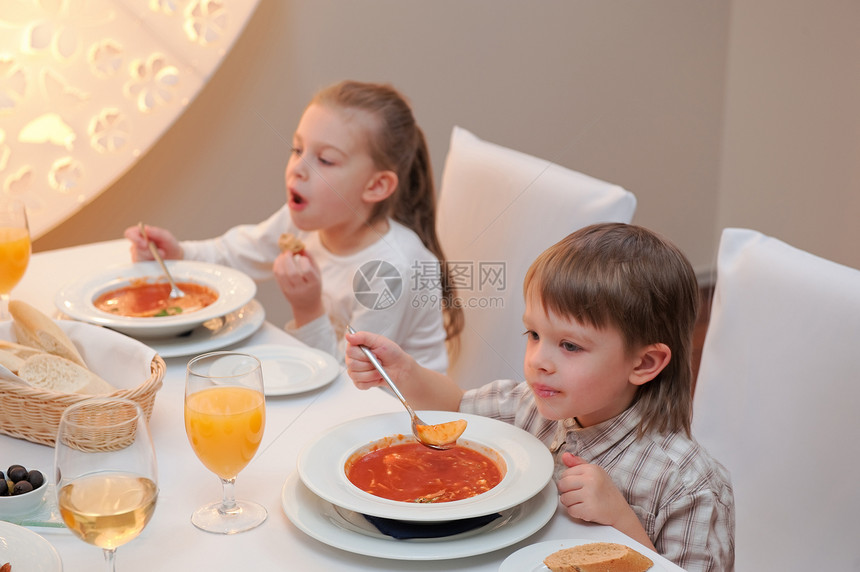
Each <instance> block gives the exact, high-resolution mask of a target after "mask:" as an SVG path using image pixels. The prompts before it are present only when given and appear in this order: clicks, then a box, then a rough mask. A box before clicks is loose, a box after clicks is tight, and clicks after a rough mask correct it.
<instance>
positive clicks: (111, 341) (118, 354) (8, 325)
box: [0, 320, 156, 389]
mask: <svg viewBox="0 0 860 572" xmlns="http://www.w3.org/2000/svg"><path fill="white" fill-rule="evenodd" d="M56 322H57V324H58V325H59V326H60V328H62V330H63V331H64V332H65V333H66V335H68V336H69V338H71V340H72V342H74V344H75V346H76V347H77V348H78V351H79V352H80V353H81V356H82V357H83V358H84V362H85V363H86V364H87V367H88V368H89V369H91V370H92V371H93V372H95V373H97V374H98V375H99V376H101V377H102V379H104V380H105V381H107V382H108V383H110V384H111V385H113V386H114V387H116V388H117V389H134V388H135V387H137V386H139V385H140V384H141V383H143V382H144V381H145V380H147V379H149V376H150V375H152V370H151V367H152V358H153V357H154V356H155V353H156V352H155V350H154V349H152V348H151V347H149V346H147V345H145V344H143V343H141V342H139V341H137V340H135V339H133V338H130V337H128V336H126V335H124V334H120V333H119V332H115V331H113V330H110V329H108V328H103V327H101V326H94V325H92V324H86V323H83V322H74V321H71V320H56ZM0 339H3V340H9V341H12V342H17V341H18V340H17V339H16V337H15V334H14V331H13V329H12V322H11V321H9V322H2V323H0ZM7 371H8V370H7ZM0 375H2V376H3V377H4V378H6V377H8V376H7V375H5V374H3V373H2V372H0ZM9 375H12V374H11V372H10V373H9ZM13 377H17V376H13ZM18 379H19V381H20V378H18Z"/></svg>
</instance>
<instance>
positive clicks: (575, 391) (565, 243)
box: [347, 223, 734, 572]
mask: <svg viewBox="0 0 860 572" xmlns="http://www.w3.org/2000/svg"><path fill="white" fill-rule="evenodd" d="M523 292H524V295H525V300H526V310H525V314H524V316H523V323H524V325H525V338H526V342H525V343H526V357H525V362H524V370H525V376H526V381H525V382H521V383H517V382H515V381H512V380H499V381H495V382H492V383H490V384H487V385H485V386H483V387H480V388H478V389H473V390H470V391H467V392H465V393H464V392H463V390H461V389H460V388H459V387H458V386H457V385H456V383H455V382H454V381H453V380H451V379H450V378H448V377H447V376H444V375H442V374H439V373H437V372H433V371H429V370H426V369H424V368H421V367H420V366H418V365H417V364H416V363H415V361H414V360H413V359H412V358H410V357H409V356H408V355H407V354H406V353H405V352H403V350H401V349H400V348H399V347H398V346H397V345H396V344H394V343H392V342H391V341H389V340H387V339H386V338H384V337H382V336H376V335H373V334H368V333H364V332H359V333H358V334H355V335H348V336H347V341H348V342H349V344H350V345H349V347H348V350H347V365H348V373H349V375H350V377H352V379H353V381H354V382H355V384H356V386H357V387H359V388H360V389H366V388H369V387H373V386H376V385H379V384H380V383H381V382H382V379H381V378H380V377H379V374H378V373H377V372H376V370H375V369H374V368H373V366H372V364H370V362H369V361H367V358H366V357H365V356H364V354H363V353H362V352H361V351H360V349H359V348H358V347H356V346H357V345H359V344H363V345H365V346H368V347H369V348H370V349H371V351H373V352H374V353H375V354H376V356H377V357H378V358H379V360H380V361H381V362H382V364H383V365H384V366H385V368H386V369H387V370H388V372H389V374H390V375H391V376H392V377H393V378H394V380H395V381H396V382H397V383H398V385H399V387H400V389H401V391H403V393H404V394H405V395H406V396H407V398H408V399H409V401H410V402H411V403H412V405H413V406H414V407H415V408H416V409H438V410H446V411H462V412H466V413H476V414H479V415H485V416H488V417H493V418H496V419H500V420H503V421H506V422H508V423H512V424H514V425H516V426H518V427H521V428H523V429H525V430H526V431H528V432H530V433H532V434H534V435H536V436H537V437H538V438H539V439H541V440H542V441H544V443H546V444H547V446H548V447H550V449H551V451H552V452H553V454H554V455H555V458H556V476H557V485H558V490H559V495H560V500H561V502H562V504H563V505H564V506H565V507H566V508H567V513H568V515H570V516H571V517H572V518H575V519H581V520H585V521H591V522H597V523H600V524H606V525H610V526H613V527H615V528H616V529H618V530H620V531H621V532H623V533H625V534H627V535H628V536H630V537H631V538H634V539H636V540H637V541H639V542H641V543H642V544H644V545H645V546H648V547H651V548H654V550H655V551H657V552H659V553H660V554H662V555H663V556H665V557H666V558H668V559H670V560H672V561H673V562H675V563H676V564H678V565H679V566H681V567H682V568H684V569H685V570H688V571H689V572H693V571H700V570H701V571H705V570H707V571H720V572H725V571H731V570H732V569H733V567H734V499H733V495H732V490H731V485H730V484H729V479H728V476H727V474H726V471H725V469H724V468H723V467H722V466H721V465H720V464H719V463H718V462H717V461H715V460H714V459H712V458H711V457H710V456H709V455H708V454H707V452H705V451H704V450H703V449H702V448H701V447H700V446H699V445H698V444H697V443H696V442H695V441H694V440H693V439H692V436H691V435H690V416H691V406H692V392H691V388H692V369H691V365H690V361H691V360H690V354H691V344H692V333H693V326H694V324H695V321H696V312H697V308H698V287H697V283H696V277H695V274H694V273H693V269H692V268H691V266H690V263H689V261H687V259H686V258H685V257H684V255H683V254H682V253H681V252H680V251H679V250H678V249H677V248H676V247H675V246H674V245H672V244H670V243H668V242H667V241H665V240H664V239H662V238H660V237H659V236H657V235H656V234H654V233H653V232H650V231H648V230H646V229H644V228H641V227H638V226H634V225H626V224H616V223H608V224H598V225H592V226H589V227H586V228H584V229H581V230H579V231H577V232H574V233H573V234H571V235H569V236H568V237H567V238H565V239H563V240H562V241H560V242H558V243H557V244H555V245H553V246H552V247H550V248H549V249H547V250H546V251H545V252H543V253H542V254H541V255H540V256H539V257H538V259H537V260H536V261H535V262H534V263H533V264H532V266H531V268H530V269H529V271H528V273H527V274H526V278H525V281H524V286H523Z"/></svg>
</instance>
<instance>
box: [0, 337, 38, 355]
mask: <svg viewBox="0 0 860 572" xmlns="http://www.w3.org/2000/svg"><path fill="white" fill-rule="evenodd" d="M0 350H2V351H4V352H7V353H10V354H12V355H14V356H18V357H19V358H21V359H22V360H25V359H27V358H28V357H30V356H32V355H36V354H40V353H43V352H42V350H40V349H38V348H34V347H30V346H25V345H24V344H16V343H15V342H7V341H6V340H0Z"/></svg>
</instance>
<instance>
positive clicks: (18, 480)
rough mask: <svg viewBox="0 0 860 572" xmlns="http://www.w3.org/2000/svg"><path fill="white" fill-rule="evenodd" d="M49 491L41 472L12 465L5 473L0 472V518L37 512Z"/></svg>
mask: <svg viewBox="0 0 860 572" xmlns="http://www.w3.org/2000/svg"><path fill="white" fill-rule="evenodd" d="M47 490H48V484H47V482H46V479H45V475H44V474H43V473H42V472H41V471H39V470H36V469H30V470H27V469H26V468H25V467H23V466H21V465H10V466H9V468H8V469H7V470H6V471H5V472H3V471H0V518H5V517H10V516H21V515H25V514H28V513H31V512H34V511H36V510H37V509H38V508H39V506H41V504H42V500H43V499H44V498H45V492H47Z"/></svg>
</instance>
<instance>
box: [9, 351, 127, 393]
mask: <svg viewBox="0 0 860 572" xmlns="http://www.w3.org/2000/svg"><path fill="white" fill-rule="evenodd" d="M18 377H20V378H21V379H23V380H24V381H26V382H27V383H29V384H30V385H32V386H33V387H38V388H41V389H46V390H48V391H57V392H60V393H83V394H89V395H103V394H107V393H113V392H114V391H116V390H117V389H116V388H115V387H114V386H112V385H111V384H109V383H108V382H107V381H105V380H103V379H102V378H101V377H99V376H98V375H96V374H95V373H93V372H91V371H90V370H88V369H86V368H85V367H81V366H80V365H78V364H76V363H74V362H73V361H70V360H67V359H66V358H64V357H60V356H56V355H53V354H37V355H34V356H30V357H29V358H27V359H26V360H24V363H23V364H22V365H21V367H20V368H19V369H18Z"/></svg>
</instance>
